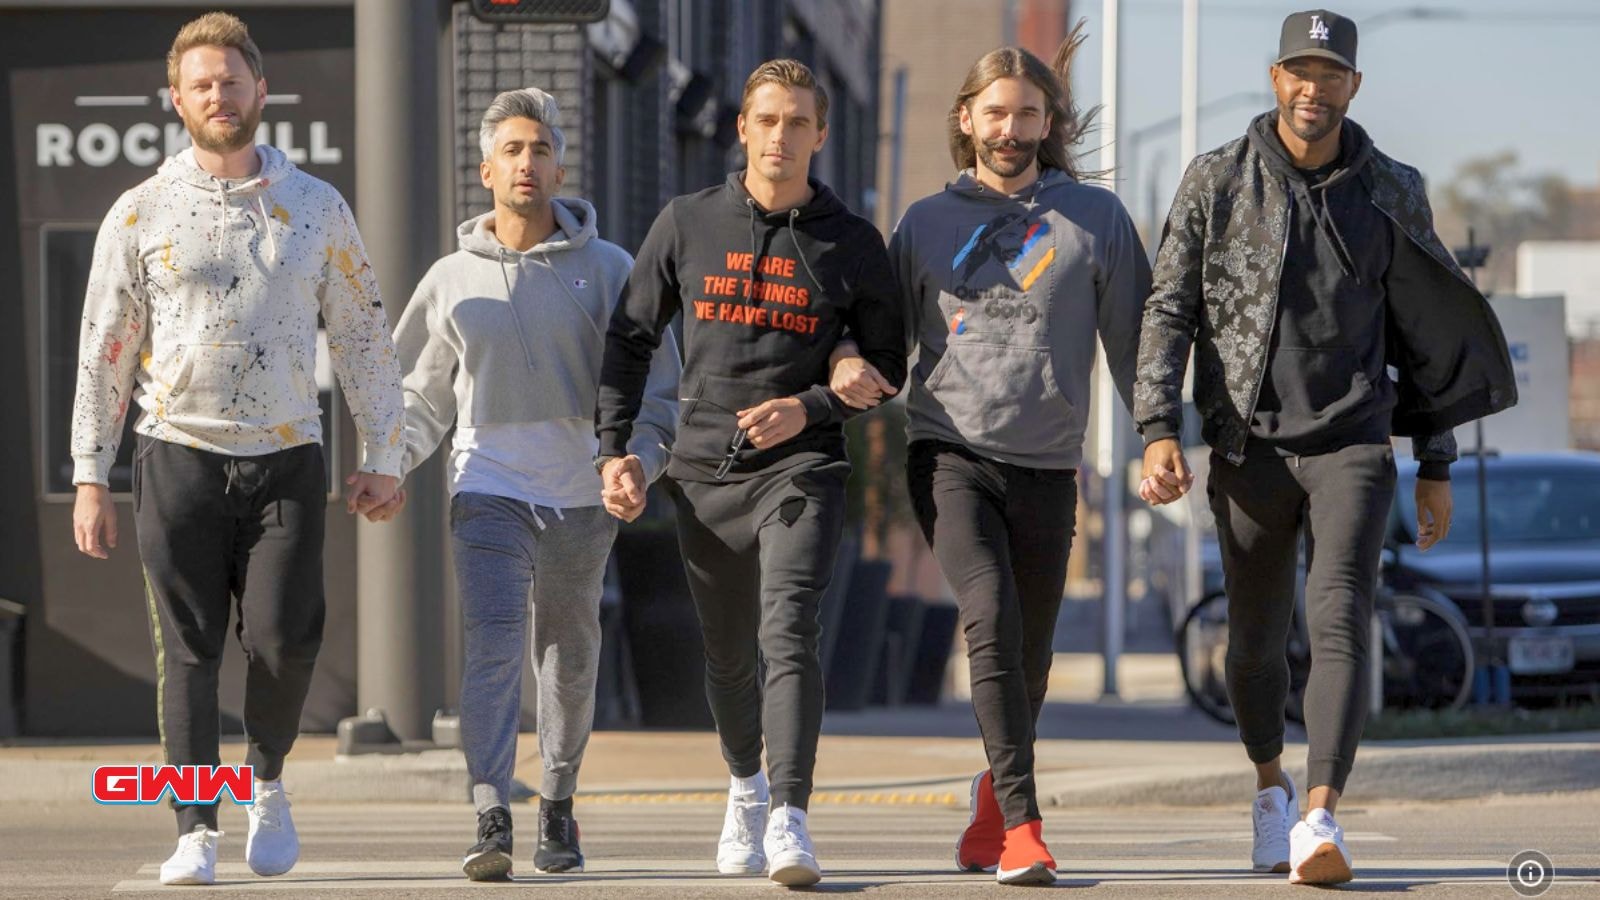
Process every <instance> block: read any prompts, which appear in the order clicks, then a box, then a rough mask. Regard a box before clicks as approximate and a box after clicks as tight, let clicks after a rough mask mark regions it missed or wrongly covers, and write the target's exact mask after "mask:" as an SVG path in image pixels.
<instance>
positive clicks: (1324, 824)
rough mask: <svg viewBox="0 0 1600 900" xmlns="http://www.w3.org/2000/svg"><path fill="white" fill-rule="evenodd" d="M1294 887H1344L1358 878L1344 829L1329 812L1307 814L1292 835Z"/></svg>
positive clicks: (1291, 859)
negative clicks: (1313, 885)
mask: <svg viewBox="0 0 1600 900" xmlns="http://www.w3.org/2000/svg"><path fill="white" fill-rule="evenodd" d="M1289 863H1290V869H1289V883H1290V884H1343V883H1344V882H1346V881H1349V880H1350V879H1352V878H1354V877H1355V873H1354V872H1352V871H1351V870H1350V851H1348V850H1346V849H1345V848H1344V829H1343V828H1340V827H1339V823H1338V822H1335V821H1334V820H1333V816H1332V815H1329V813H1328V811H1327V810H1325V809H1313V810H1312V811H1311V812H1309V813H1306V818H1305V821H1303V822H1301V823H1300V824H1298V825H1296V826H1294V830H1293V831H1291V832H1289Z"/></svg>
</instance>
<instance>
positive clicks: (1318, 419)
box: [1272, 347, 1373, 438]
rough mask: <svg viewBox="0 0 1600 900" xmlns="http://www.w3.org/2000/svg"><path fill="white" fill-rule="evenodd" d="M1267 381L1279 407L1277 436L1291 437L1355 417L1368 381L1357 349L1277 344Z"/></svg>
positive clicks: (1369, 390)
mask: <svg viewBox="0 0 1600 900" xmlns="http://www.w3.org/2000/svg"><path fill="white" fill-rule="evenodd" d="M1272 387H1273V390H1274V392H1275V393H1276V394H1277V395H1278V403H1279V408H1280V411H1279V412H1278V414H1277V416H1276V421H1275V422H1274V423H1273V425H1274V430H1275V433H1276V435H1277V436H1278V437H1282V438H1294V437H1299V436H1302V435H1305V434H1310V433H1312V432H1316V431H1320V430H1322V429H1325V428H1327V427H1328V426H1330V425H1338V424H1341V423H1344V422H1348V421H1351V420H1352V419H1354V418H1359V417H1360V415H1361V414H1363V413H1364V412H1365V411H1366V407H1367V402H1368V400H1370V399H1371V398H1372V395H1373V386H1372V381H1371V380H1370V379H1368V378H1367V375H1366V373H1365V372H1363V371H1361V360H1360V358H1359V357H1358V356H1357V354H1356V351H1354V350H1352V349H1349V348H1346V347H1335V348H1313V347H1279V348H1278V349H1277V350H1276V351H1275V353H1274V354H1273V360H1272Z"/></svg>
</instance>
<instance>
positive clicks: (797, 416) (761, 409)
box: [738, 397, 806, 450]
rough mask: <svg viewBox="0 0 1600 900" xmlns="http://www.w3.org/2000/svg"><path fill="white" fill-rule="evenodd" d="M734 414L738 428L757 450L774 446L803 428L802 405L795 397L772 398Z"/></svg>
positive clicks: (803, 415)
mask: <svg viewBox="0 0 1600 900" xmlns="http://www.w3.org/2000/svg"><path fill="white" fill-rule="evenodd" d="M738 415H739V427H740V428H742V429H744V431H745V436H746V437H747V438H748V440H749V441H750V443H751V444H753V445H754V446H755V447H756V449H758V450H765V449H767V448H768V447H776V446H778V445H779V444H781V443H783V442H784V441H787V440H788V439H790V438H792V437H794V436H795V435H797V434H799V433H800V432H802V431H804V430H805V427H806V408H805V407H804V406H802V405H801V403H800V398H798V397H775V398H773V399H771V400H768V401H767V402H765V403H762V404H760V405H759V406H753V407H751V408H750V409H741V410H739V413H738Z"/></svg>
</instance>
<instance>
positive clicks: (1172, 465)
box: [1139, 438, 1194, 506]
mask: <svg viewBox="0 0 1600 900" xmlns="http://www.w3.org/2000/svg"><path fill="white" fill-rule="evenodd" d="M1193 486H1194V473H1193V472H1191V471H1189V463H1188V461H1187V460H1185V459H1184V458H1183V447H1182V446H1181V445H1179V443H1178V439H1177V438H1163V439H1162V440H1159V441H1152V442H1151V443H1150V445H1149V446H1148V447H1145V448H1144V477H1143V478H1142V479H1140V481H1139V497H1140V498H1141V499H1143V500H1144V501H1145V502H1146V503H1149V504H1150V505H1151V506H1162V505H1165V504H1168V503H1171V502H1172V501H1174V500H1176V499H1178V498H1179V497H1182V496H1183V495H1184V494H1187V493H1188V492H1189V488H1191V487H1193Z"/></svg>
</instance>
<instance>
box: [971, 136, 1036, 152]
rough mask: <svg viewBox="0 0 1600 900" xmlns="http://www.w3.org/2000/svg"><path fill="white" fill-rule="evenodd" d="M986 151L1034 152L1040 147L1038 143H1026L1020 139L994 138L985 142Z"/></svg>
mask: <svg viewBox="0 0 1600 900" xmlns="http://www.w3.org/2000/svg"><path fill="white" fill-rule="evenodd" d="M983 146H984V149H986V150H1022V151H1028V150H1034V149H1037V148H1038V146H1039V142H1038V141H1024V140H1021V139H1019V138H992V139H990V140H987V141H984V142H983Z"/></svg>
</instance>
